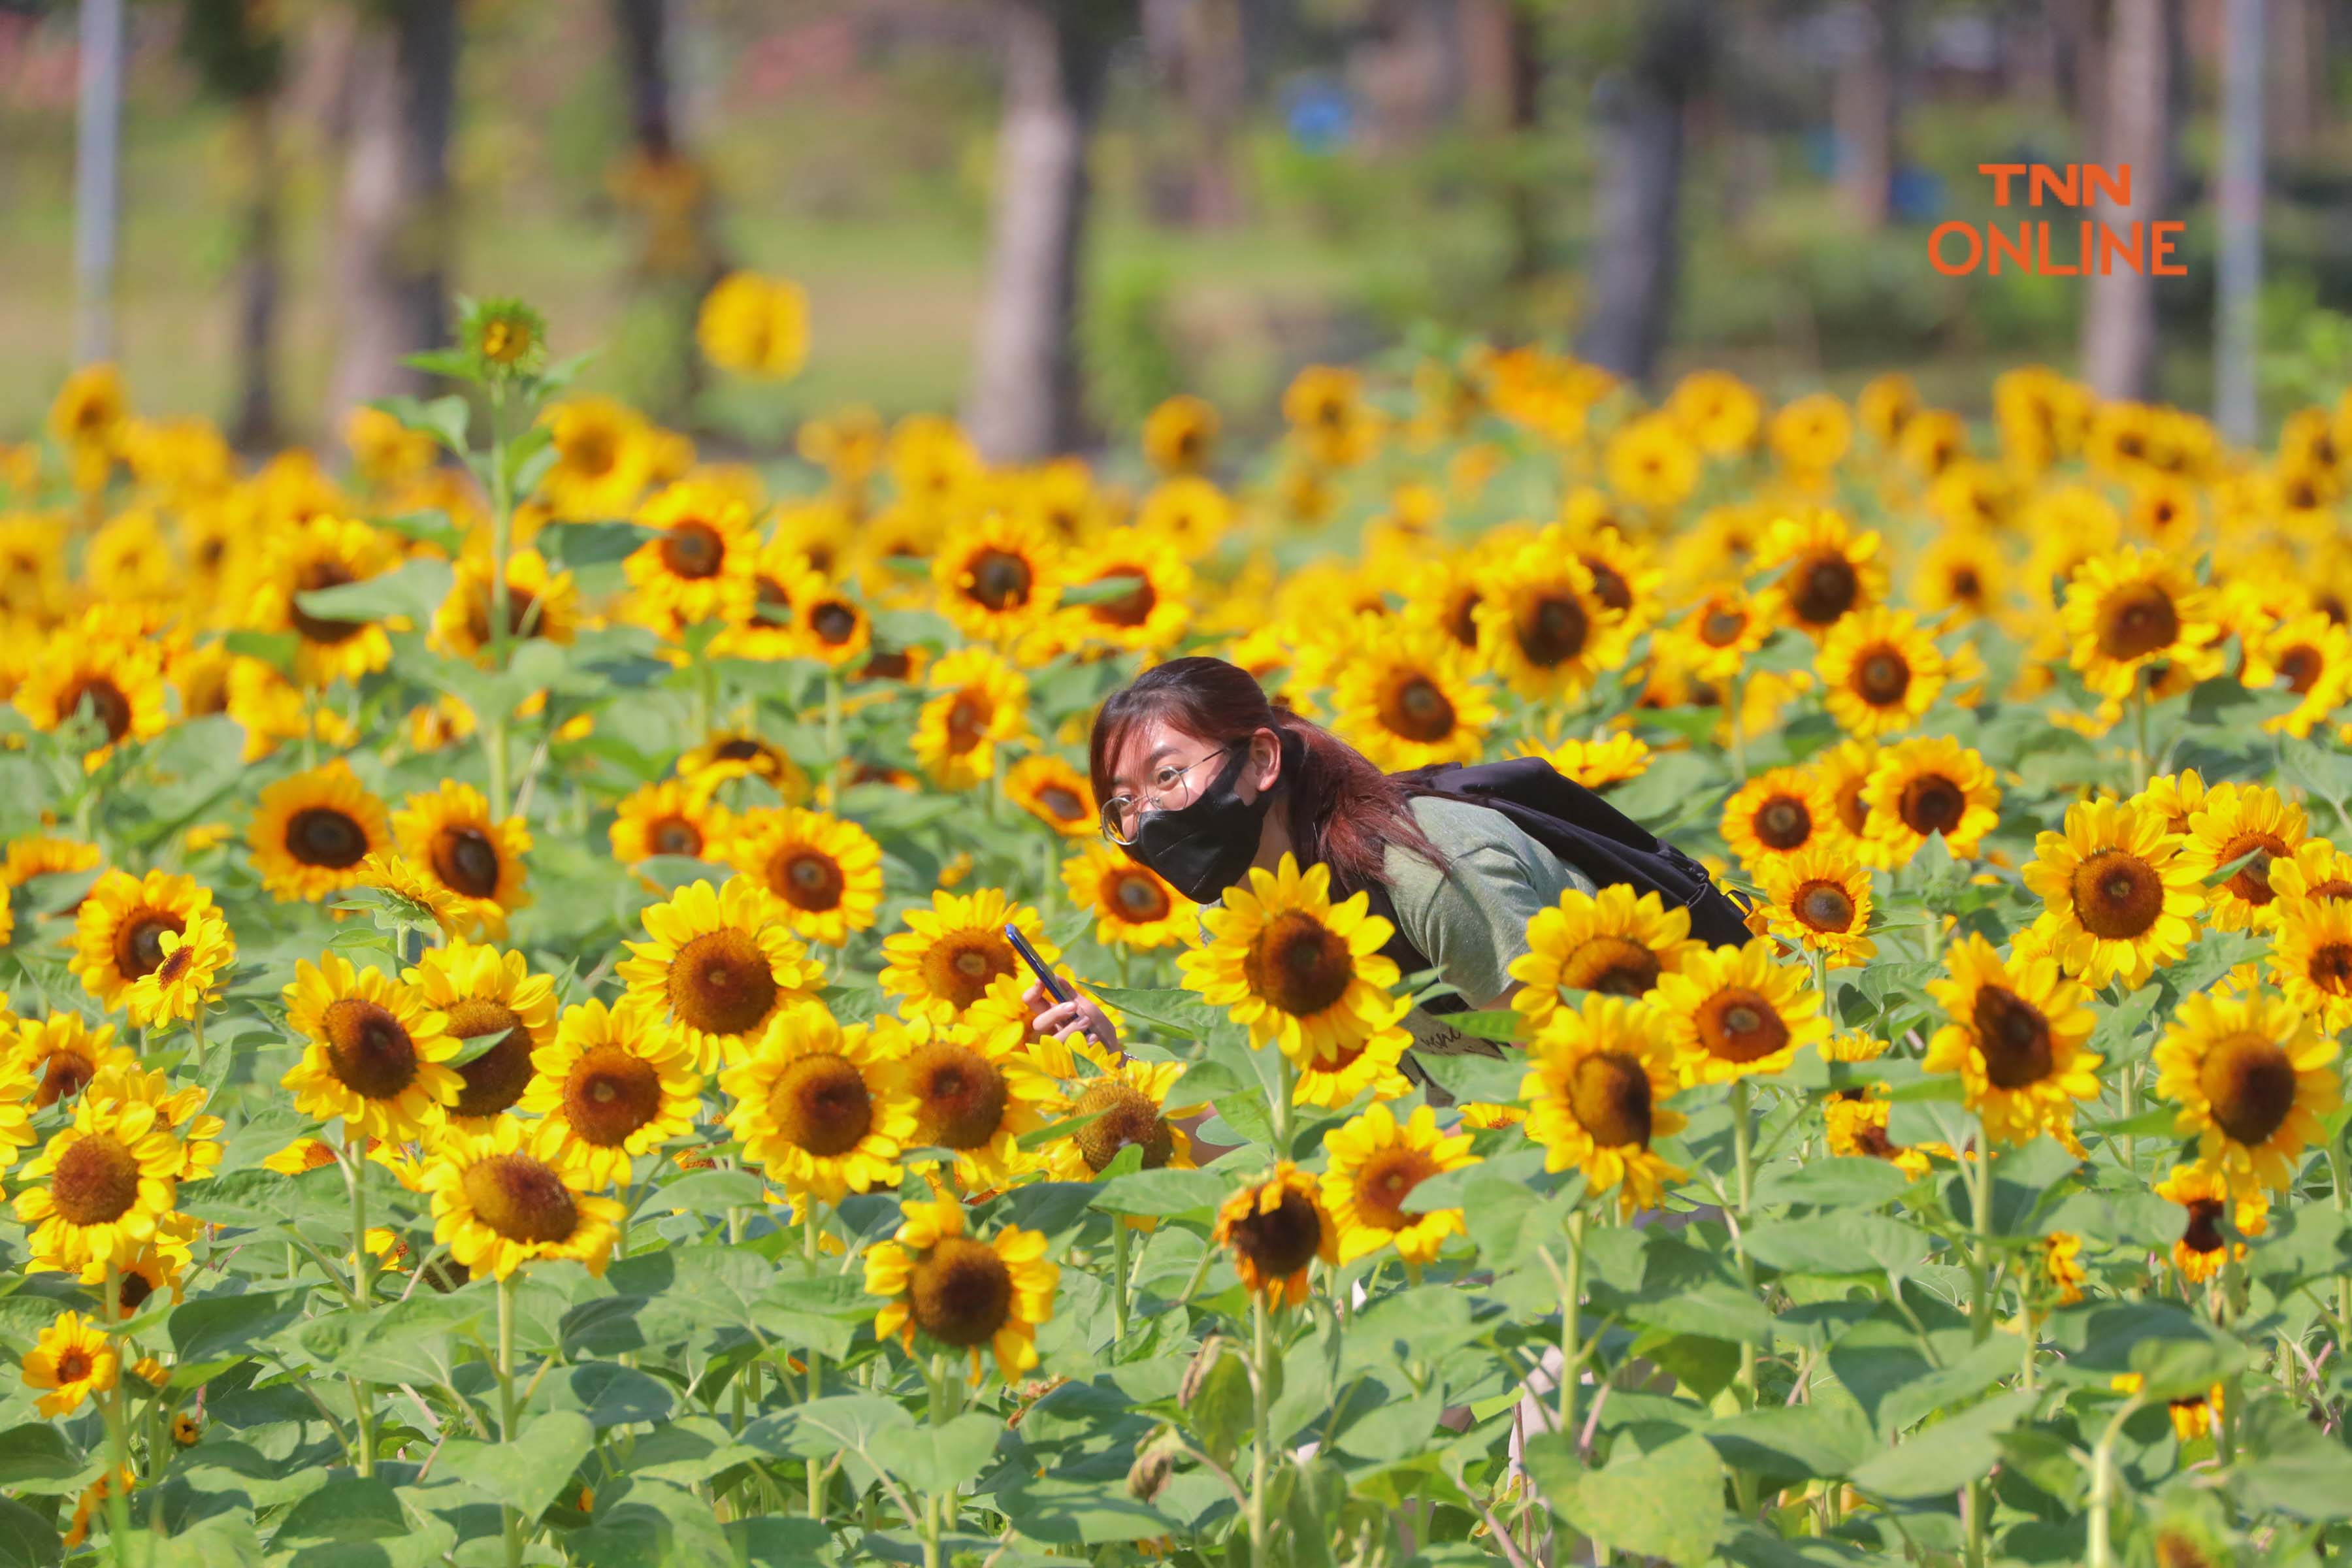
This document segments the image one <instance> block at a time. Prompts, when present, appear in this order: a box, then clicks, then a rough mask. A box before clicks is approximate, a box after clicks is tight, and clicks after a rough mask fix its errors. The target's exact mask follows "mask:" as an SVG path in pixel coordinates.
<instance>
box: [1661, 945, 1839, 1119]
mask: <svg viewBox="0 0 2352 1568" xmlns="http://www.w3.org/2000/svg"><path fill="white" fill-rule="evenodd" d="M1775 951H1776V949H1775V945H1774V943H1773V942H1772V941H1771V939H1769V937H1758V938H1756V939H1754V940H1753V941H1751V942H1748V944H1747V945H1746V946H1745V947H1738V948H1731V947H1723V948H1714V949H1703V950H1702V951H1700V952H1695V953H1692V954H1691V955H1690V956H1689V957H1687V958H1685V960H1684V961H1683V963H1682V964H1681V965H1680V967H1678V968H1677V969H1676V970H1675V972H1674V973H1670V974H1661V975H1660V976H1658V984H1657V989H1656V991H1655V993H1654V994H1653V995H1652V997H1651V1003H1652V1005H1654V1008H1655V1013H1656V1027H1657V1028H1658V1029H1659V1031H1660V1033H1661V1034H1662V1035H1663V1037H1664V1039H1665V1040H1666V1042H1667V1044H1668V1045H1669V1046H1671V1047H1672V1048H1673V1050H1674V1052H1675V1066H1676V1070H1677V1071H1678V1072H1679V1073H1680V1074H1681V1077H1682V1080H1683V1082H1684V1083H1685V1084H1696V1083H1729V1082H1730V1081H1731V1080H1732V1079H1739V1078H1760V1077H1764V1076H1766V1075H1769V1074H1772V1073H1777V1072H1780V1071H1782V1070H1783V1069H1784V1068H1787V1067H1788V1065H1789V1063H1790V1060H1791V1059H1792V1058H1794V1057H1795V1056H1796V1053H1797V1052H1798V1050H1799V1049H1800V1048H1801V1047H1805V1046H1807V1045H1810V1044H1811V1043H1812V1042H1814V1041H1816V1040H1820V1039H1825V1038H1827V1037H1828V1035H1829V1028H1830V1026H1829V1020H1828V1019H1826V1018H1824V1017H1823V1016H1822V997H1821V993H1820V992H1818V991H1815V990H1814V989H1813V988H1812V986H1811V984H1808V981H1807V976H1806V974H1805V972H1804V971H1803V970H1801V969H1798V968H1795V967H1794V966H1792V965H1789V964H1782V963H1774V962H1773V954H1774V952H1775Z"/></svg>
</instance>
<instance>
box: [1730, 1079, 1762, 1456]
mask: <svg viewBox="0 0 2352 1568" xmlns="http://www.w3.org/2000/svg"><path fill="white" fill-rule="evenodd" d="M1754 1101H1755V1089H1754V1087H1753V1086H1752V1085H1750V1084H1749V1082H1748V1079H1745V1078H1738V1079H1732V1082H1731V1160H1732V1172H1733V1177H1734V1180H1735V1182H1736V1183H1737V1185H1736V1186H1735V1187H1734V1188H1733V1196H1734V1198H1735V1199H1736V1201H1737V1202H1738V1210H1737V1211H1736V1212H1737V1213H1738V1218H1739V1277H1740V1278H1741V1279H1744V1280H1745V1281H1747V1284H1748V1291H1749V1292H1750V1293H1751V1294H1753V1293H1754V1291H1755V1289H1756V1260H1755V1259H1754V1258H1750V1257H1749V1256H1748V1202H1749V1200H1750V1199H1751V1197H1752V1196H1753V1195H1754V1194H1755V1190H1756V1131H1755V1128H1754V1126H1753V1125H1752V1122H1753V1120H1754V1118H1753V1115H1752V1112H1753V1110H1754ZM1739 1391H1740V1393H1741V1394H1742V1395H1743V1396H1744V1400H1745V1403H1746V1405H1747V1407H1748V1409H1750V1410H1753V1409H1754V1408H1755V1407H1756V1346H1755V1345H1754V1344H1753V1343H1752V1342H1749V1341H1748V1340H1745V1339H1743V1340H1741V1341H1740V1342H1739Z"/></svg>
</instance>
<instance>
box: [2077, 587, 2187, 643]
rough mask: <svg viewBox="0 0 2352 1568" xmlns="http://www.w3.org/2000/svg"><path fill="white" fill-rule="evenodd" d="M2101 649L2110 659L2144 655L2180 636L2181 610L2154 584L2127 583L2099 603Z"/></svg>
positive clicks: (2099, 640)
mask: <svg viewBox="0 0 2352 1568" xmlns="http://www.w3.org/2000/svg"><path fill="white" fill-rule="evenodd" d="M2097 621H2098V642H2099V651H2100V652H2101V653H2103V654H2105V655H2106V656H2107V657H2108V658H2116V659H2126V658H2147V656H2148V655H2149V654H2152V653H2155V652H2157V651H2158V650H2159V649H2162V648H2168V647H2171V646H2172V645H2173V644H2174V643H2175V642H2176V641H2178V640H2179V637H2180V610H2179V606H2178V605H2175V604H2173V602H2172V595H2169V594H2168V593H2166V592H2165V591H2164V590H2163V589H2162V588H2160V587H2158V585H2157V584H2154V583H2126V584H2124V585H2123V586H2122V587H2120V588H2117V589H2116V591H2115V592H2114V593H2112V594H2109V595H2107V596H2106V597H2105V599H2103V600H2101V601H2100V602H2099V613H2098V617H2097Z"/></svg>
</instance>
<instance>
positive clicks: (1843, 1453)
mask: <svg viewBox="0 0 2352 1568" xmlns="http://www.w3.org/2000/svg"><path fill="white" fill-rule="evenodd" d="M1706 1438H1707V1441H1709V1442H1711V1443H1713V1444H1714V1445H1715V1451H1716V1452H1717V1453H1718V1454H1720V1455H1722V1456H1723V1462H1724V1463H1725V1464H1727V1465H1729V1466H1731V1467H1732V1468H1734V1469H1740V1470H1748V1471H1752V1472H1754V1473H1755V1474H1756V1475H1758V1476H1760V1477H1762V1478H1763V1479H1764V1480H1765V1481H1766V1482H1768V1483H1769V1484H1770V1485H1773V1486H1792V1485H1795V1484H1796V1483H1798V1482H1801V1481H1806V1480H1811V1479H1817V1478H1818V1479H1829V1478H1832V1477H1837V1476H1843V1475H1845V1474H1847V1473H1849V1472H1850V1471H1852V1470H1853V1468H1854V1466H1856V1465H1858V1464H1860V1463H1861V1462H1862V1460H1863V1458H1864V1457H1865V1456H1866V1455H1868V1454H1869V1453H1870V1451H1871V1450H1872V1448H1873V1447H1875V1446H1876V1440H1875V1438H1874V1436H1872V1434H1871V1430H1870V1426H1869V1425H1868V1423H1866V1422H1864V1421H1863V1420H1862V1419H1861V1418H1860V1414H1859V1412H1857V1411H1856V1410H1855V1409H1854V1407H1853V1405H1852V1404H1851V1403H1841V1404H1838V1405H1779V1406H1769V1407H1767V1408H1765V1409H1762V1410H1751V1411H1748V1412H1747V1413H1746V1414H1744V1415H1736V1416H1733V1417H1732V1418H1731V1419H1730V1420H1728V1421H1724V1422H1719V1423H1717V1425H1716V1426H1713V1427H1711V1428H1709V1429H1708V1431H1707V1433H1706Z"/></svg>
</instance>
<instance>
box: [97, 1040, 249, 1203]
mask: <svg viewBox="0 0 2352 1568" xmlns="http://www.w3.org/2000/svg"><path fill="white" fill-rule="evenodd" d="M210 1098H211V1096H210V1094H209V1092H208V1091H207V1090H206V1089H204V1088H203V1087H202V1086H201V1085H197V1084H190V1085H189V1086H188V1087H186V1088H185V1089H174V1088H173V1087H172V1080H171V1079H170V1078H169V1077H167V1076H166V1075H164V1074H163V1073H160V1072H149V1071H147V1070H145V1069H144V1068H140V1067H137V1066H135V1065H132V1064H130V1063H119V1064H110V1065H108V1066H106V1067H103V1068H100V1069H99V1072H98V1076H97V1077H96V1078H94V1079H90V1080H89V1088H88V1089H84V1090H83V1091H82V1100H83V1101H84V1102H86V1103H89V1104H92V1105H116V1106H121V1105H130V1104H133V1103H140V1104H146V1105H152V1106H153V1107H154V1108H155V1113H156V1117H157V1119H158V1121H161V1122H162V1124H163V1126H164V1127H166V1128H168V1129H169V1130H170V1131H171V1133H172V1135H173V1137H174V1138H177V1139H178V1140H180V1168H179V1169H178V1170H177V1171H174V1172H173V1180H175V1181H182V1182H195V1181H202V1180H203V1179H204V1178H205V1177H206V1176H209V1175H211V1174H212V1173H213V1172H214V1171H215V1169H217V1168H218V1167H219V1165H220V1163H221V1146H220V1135H221V1132H222V1131H223V1130H224V1129H225V1128H226V1126H227V1123H226V1122H225V1121H222V1120H221V1119H220V1118H219V1117H217V1116H206V1115H205V1114H203V1111H204V1107H205V1101H206V1100H209V1099H210Z"/></svg>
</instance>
